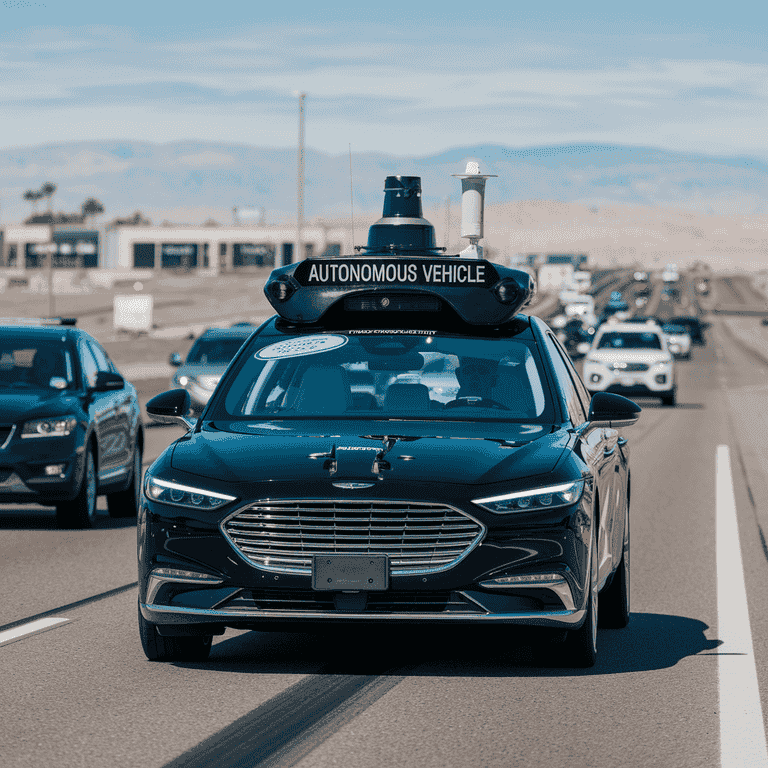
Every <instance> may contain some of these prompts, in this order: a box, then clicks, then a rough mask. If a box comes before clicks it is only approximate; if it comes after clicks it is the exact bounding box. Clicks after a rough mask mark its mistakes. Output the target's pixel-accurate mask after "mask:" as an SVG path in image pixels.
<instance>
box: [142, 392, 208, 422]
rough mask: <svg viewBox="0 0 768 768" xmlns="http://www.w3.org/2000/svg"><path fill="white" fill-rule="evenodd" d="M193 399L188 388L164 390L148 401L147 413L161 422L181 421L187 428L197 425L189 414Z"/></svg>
mask: <svg viewBox="0 0 768 768" xmlns="http://www.w3.org/2000/svg"><path fill="white" fill-rule="evenodd" d="M191 406H192V400H191V398H190V397H189V392H187V390H186V389H172V390H170V391H169V392H162V393H161V394H159V395H155V396H154V397H153V398H152V399H151V400H148V401H147V406H146V407H147V414H148V415H149V416H151V417H152V418H153V419H155V420H156V421H159V422H160V423H161V424H173V423H181V424H183V425H184V426H185V427H186V428H187V429H192V428H193V427H194V426H195V423H196V422H195V421H194V420H193V419H190V418H189V417H188V416H187V414H188V413H189V409H190V408H191Z"/></svg>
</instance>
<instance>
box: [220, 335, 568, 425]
mask: <svg viewBox="0 0 768 768" xmlns="http://www.w3.org/2000/svg"><path fill="white" fill-rule="evenodd" d="M274 338H275V337H271V338H270V337H266V338H262V339H259V338H256V339H254V342H253V344H252V346H251V349H250V350H249V353H248V354H247V355H244V356H243V357H242V358H241V362H240V364H239V368H238V370H237V371H235V372H234V378H232V379H230V381H229V386H228V387H227V388H226V391H224V390H222V389H220V390H219V392H218V394H217V395H216V396H215V398H214V400H213V401H212V403H211V409H210V411H209V413H208V414H207V417H208V418H212V419H216V418H232V417H235V418H238V417H243V418H253V417H259V418H270V419H275V418H280V419H282V418H301V419H307V418H329V417H330V418H386V419H390V418H396V419H419V420H424V419H436V420H451V421H453V420H477V419H492V420H511V421H526V422H534V423H552V422H553V421H554V416H553V414H554V408H553V405H552V402H551V396H550V395H549V390H548V389H547V387H546V385H545V384H544V377H543V375H542V374H541V371H540V367H539V366H540V363H539V362H538V355H534V352H535V347H534V346H533V345H530V346H529V345H528V344H527V343H525V342H521V341H517V340H512V339H493V340H491V339H477V338H467V337H451V336H440V335H434V334H430V333H428V332H425V334H424V335H415V334H414V333H413V332H408V333H405V332H403V333H398V332H396V331H395V332H392V331H385V332H383V333H382V332H366V331H357V332H350V333H348V334H314V335H311V336H283V337H281V340H280V341H277V342H275V341H274Z"/></svg>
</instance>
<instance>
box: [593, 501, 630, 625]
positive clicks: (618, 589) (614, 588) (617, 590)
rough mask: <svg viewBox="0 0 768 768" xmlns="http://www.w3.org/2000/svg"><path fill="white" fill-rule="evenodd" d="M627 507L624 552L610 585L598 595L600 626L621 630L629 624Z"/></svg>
mask: <svg viewBox="0 0 768 768" xmlns="http://www.w3.org/2000/svg"><path fill="white" fill-rule="evenodd" d="M629 562H630V561H629V507H627V511H626V514H625V518H624V550H623V552H622V554H621V562H620V563H619V567H618V568H617V569H616V572H615V573H614V574H613V580H612V581H611V583H610V585H609V586H608V587H606V588H605V589H604V590H603V591H602V592H601V593H600V613H599V616H600V626H601V627H606V628H608V629H623V628H624V627H626V626H627V624H629V616H630V595H629V584H630V579H629Z"/></svg>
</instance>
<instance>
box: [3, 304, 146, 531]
mask: <svg viewBox="0 0 768 768" xmlns="http://www.w3.org/2000/svg"><path fill="white" fill-rule="evenodd" d="M73 325H74V322H73V321H72V322H66V321H61V320H56V321H50V320H49V321H35V320H22V321H19V320H15V319H3V320H0V503H2V504H41V505H43V506H55V507H56V522H57V525H58V526H59V527H60V528H90V527H92V526H93V525H94V523H95V521H96V500H97V497H98V496H100V495H102V494H104V495H106V497H107V507H108V509H109V514H110V515H111V516H112V517H135V515H136V512H137V510H138V504H139V497H140V494H141V466H142V452H143V448H144V432H143V427H142V423H141V410H140V408H139V402H138V398H137V395H136V389H135V388H134V386H133V385H132V384H130V383H128V382H127V381H125V379H123V377H122V376H121V375H120V373H119V372H118V370H117V368H116V367H115V365H114V363H113V362H112V361H111V360H110V359H109V356H108V355H107V353H106V352H105V351H104V349H103V348H102V346H101V345H100V344H99V343H98V342H97V341H96V339H94V338H93V337H92V336H91V335H89V334H88V333H86V332H85V331H82V330H80V329H78V328H74V327H72V326H73Z"/></svg>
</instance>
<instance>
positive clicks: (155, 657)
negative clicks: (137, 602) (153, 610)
mask: <svg viewBox="0 0 768 768" xmlns="http://www.w3.org/2000/svg"><path fill="white" fill-rule="evenodd" d="M139 637H140V638H141V647H142V648H143V649H144V655H145V656H146V657H147V658H148V659H149V660H150V661H189V662H194V661H206V660H207V659H208V654H209V653H210V652H211V643H212V642H213V635H201V636H198V637H163V636H162V635H161V634H159V633H158V631H157V627H156V626H155V625H154V624H152V622H150V621H147V620H146V619H145V618H144V617H143V616H142V615H141V607H139Z"/></svg>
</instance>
